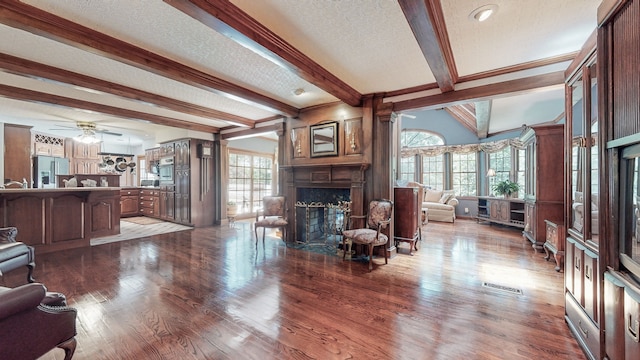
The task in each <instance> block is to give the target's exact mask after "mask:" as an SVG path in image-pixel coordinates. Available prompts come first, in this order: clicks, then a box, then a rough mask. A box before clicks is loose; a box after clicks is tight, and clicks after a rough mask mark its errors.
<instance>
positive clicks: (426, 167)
mask: <svg viewBox="0 0 640 360" xmlns="http://www.w3.org/2000/svg"><path fill="white" fill-rule="evenodd" d="M422 184H423V185H425V186H429V187H431V188H432V189H444V156H443V155H437V156H423V157H422Z"/></svg>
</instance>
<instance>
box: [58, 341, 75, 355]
mask: <svg viewBox="0 0 640 360" xmlns="http://www.w3.org/2000/svg"><path fill="white" fill-rule="evenodd" d="M76 344H77V342H76V338H75V337H72V338H71V339H69V340H67V341H65V342H63V343H60V344H58V348H60V349H62V350H64V360H71V358H72V357H73V353H74V352H76Z"/></svg>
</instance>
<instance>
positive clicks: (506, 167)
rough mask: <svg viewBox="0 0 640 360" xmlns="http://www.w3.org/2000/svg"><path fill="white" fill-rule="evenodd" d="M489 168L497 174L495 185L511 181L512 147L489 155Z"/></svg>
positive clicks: (494, 179) (494, 180)
mask: <svg viewBox="0 0 640 360" xmlns="http://www.w3.org/2000/svg"><path fill="white" fill-rule="evenodd" d="M489 168H490V169H493V170H494V171H495V172H496V176H495V177H494V178H493V183H494V184H497V183H499V182H500V181H504V180H511V178H510V173H511V147H510V146H507V147H505V148H504V149H502V150H500V151H497V152H494V153H489Z"/></svg>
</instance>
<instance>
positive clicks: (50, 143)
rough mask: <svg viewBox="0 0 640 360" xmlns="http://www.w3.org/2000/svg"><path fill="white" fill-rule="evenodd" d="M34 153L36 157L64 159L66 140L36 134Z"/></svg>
mask: <svg viewBox="0 0 640 360" xmlns="http://www.w3.org/2000/svg"><path fill="white" fill-rule="evenodd" d="M33 153H34V156H39V155H43V156H54V157H64V138H59V137H55V136H51V135H45V134H34V137H33Z"/></svg>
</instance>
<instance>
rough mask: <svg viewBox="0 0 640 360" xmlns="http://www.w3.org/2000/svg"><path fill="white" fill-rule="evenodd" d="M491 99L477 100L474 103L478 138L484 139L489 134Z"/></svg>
mask: <svg viewBox="0 0 640 360" xmlns="http://www.w3.org/2000/svg"><path fill="white" fill-rule="evenodd" d="M492 101H493V100H485V101H478V102H477V103H476V127H477V128H478V139H486V138H487V136H489V123H490V121H491V105H492Z"/></svg>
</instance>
